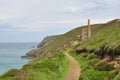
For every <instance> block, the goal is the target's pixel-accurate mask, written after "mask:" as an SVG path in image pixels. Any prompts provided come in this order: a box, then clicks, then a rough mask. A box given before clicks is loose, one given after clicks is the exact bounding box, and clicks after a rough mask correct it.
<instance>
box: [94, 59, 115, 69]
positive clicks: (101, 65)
mask: <svg viewBox="0 0 120 80" xmlns="http://www.w3.org/2000/svg"><path fill="white" fill-rule="evenodd" d="M94 69H96V70H100V71H111V70H113V69H114V64H109V63H107V62H105V61H101V62H99V63H97V64H96V65H95V66H94Z"/></svg>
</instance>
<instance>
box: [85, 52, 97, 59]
mask: <svg viewBox="0 0 120 80" xmlns="http://www.w3.org/2000/svg"><path fill="white" fill-rule="evenodd" d="M96 57H97V56H96V55H95V54H94V53H91V54H89V55H88V56H87V59H89V60H92V59H94V58H96Z"/></svg>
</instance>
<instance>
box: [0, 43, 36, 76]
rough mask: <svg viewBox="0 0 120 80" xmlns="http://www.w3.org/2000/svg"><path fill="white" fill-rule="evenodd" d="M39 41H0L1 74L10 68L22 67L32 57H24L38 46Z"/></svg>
mask: <svg viewBox="0 0 120 80" xmlns="http://www.w3.org/2000/svg"><path fill="white" fill-rule="evenodd" d="M37 44H38V42H29V43H0V75H2V74H3V73H5V72H6V71H8V70H10V69H20V68H22V66H23V65H25V64H26V63H28V62H29V61H30V60H31V59H22V58H21V56H23V55H25V54H26V53H27V52H28V51H29V50H31V49H33V48H36V46H37Z"/></svg>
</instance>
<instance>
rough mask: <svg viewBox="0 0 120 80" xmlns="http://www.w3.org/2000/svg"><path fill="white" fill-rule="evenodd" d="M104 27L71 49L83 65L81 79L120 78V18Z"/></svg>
mask: <svg viewBox="0 0 120 80" xmlns="http://www.w3.org/2000/svg"><path fill="white" fill-rule="evenodd" d="M103 27H104V29H103V30H101V31H99V32H98V33H97V34H94V35H93V36H92V37H91V38H88V39H86V40H84V41H81V42H78V44H77V45H75V46H74V49H73V50H72V51H71V55H73V56H74V57H75V58H76V59H77V60H78V62H79V63H80V65H81V69H82V75H81V77H80V80H120V75H119V71H120V20H113V21H110V22H108V23H106V24H104V25H103ZM75 54H76V55H75ZM98 76H99V77H98Z"/></svg>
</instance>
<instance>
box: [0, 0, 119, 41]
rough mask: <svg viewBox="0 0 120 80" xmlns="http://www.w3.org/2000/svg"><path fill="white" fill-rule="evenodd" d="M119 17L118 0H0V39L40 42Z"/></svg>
mask: <svg viewBox="0 0 120 80" xmlns="http://www.w3.org/2000/svg"><path fill="white" fill-rule="evenodd" d="M116 18H120V0H0V42H40V41H41V40H42V39H43V38H44V37H46V36H50V35H56V34H63V33H65V32H67V31H69V30H71V29H74V28H76V27H79V26H83V25H87V20H88V19H90V20H91V24H97V23H105V22H107V21H110V20H112V19H116Z"/></svg>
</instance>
